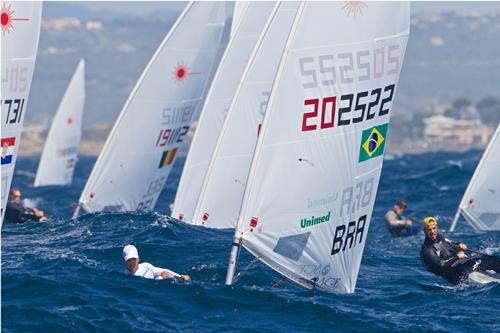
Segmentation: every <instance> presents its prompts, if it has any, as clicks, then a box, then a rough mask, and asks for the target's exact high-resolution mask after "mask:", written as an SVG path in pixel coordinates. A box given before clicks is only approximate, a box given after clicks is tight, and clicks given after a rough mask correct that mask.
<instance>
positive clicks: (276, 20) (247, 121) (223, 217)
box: [193, 2, 300, 228]
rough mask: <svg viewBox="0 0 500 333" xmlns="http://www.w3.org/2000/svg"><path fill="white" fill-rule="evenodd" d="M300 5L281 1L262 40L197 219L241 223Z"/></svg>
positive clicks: (214, 223)
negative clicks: (255, 157) (264, 124)
mask: <svg viewBox="0 0 500 333" xmlns="http://www.w3.org/2000/svg"><path fill="white" fill-rule="evenodd" d="M299 5H300V3H299V2H284V3H281V4H280V6H279V7H278V8H277V10H276V11H275V12H274V13H273V15H272V16H271V18H270V20H269V22H268V24H267V26H266V29H265V31H264V32H263V35H262V37H261V38H260V40H259V43H258V45H257V47H256V50H255V51H254V54H253V56H252V60H251V61H250V62H249V64H248V66H247V69H246V71H245V74H244V75H243V78H242V81H241V83H240V86H239V87H238V90H237V93H236V94H235V97H234V99H233V102H232V104H231V107H230V108H229V112H228V115H227V117H226V120H225V122H224V126H223V128H222V132H221V134H220V136H219V140H218V143H217V147H216V149H215V151H214V153H213V156H212V160H211V161H210V166H209V168H208V172H207V175H206V176H205V182H204V184H203V188H202V191H201V195H200V198H199V200H198V204H197V206H196V210H195V214H194V218H193V223H194V224H199V225H205V226H207V227H212V228H234V227H235V226H236V223H237V220H238V215H239V212H240V208H241V202H242V200H243V194H244V191H245V185H246V182H247V178H248V173H249V171H250V165H251V163H252V158H253V153H254V150H255V145H256V144H257V137H258V135H259V130H260V126H261V123H262V120H263V117H264V113H265V111H266V107H267V102H268V98H269V95H270V94H271V88H272V85H273V82H274V78H275V77H276V73H277V71H278V66H279V61H280V59H281V56H282V54H283V51H284V48H285V45H286V42H287V40H288V35H289V33H290V31H291V29H292V25H293V22H294V19H295V16H296V14H297V10H298V8H299ZM228 166H230V167H228Z"/></svg>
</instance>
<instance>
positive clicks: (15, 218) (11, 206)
mask: <svg viewBox="0 0 500 333" xmlns="http://www.w3.org/2000/svg"><path fill="white" fill-rule="evenodd" d="M5 217H6V218H7V220H8V221H9V222H10V223H24V222H26V221H28V220H33V221H39V220H40V217H38V216H36V214H35V212H34V211H33V210H32V209H30V208H26V207H24V206H23V205H21V204H16V203H14V202H12V201H9V202H7V207H6V208H5Z"/></svg>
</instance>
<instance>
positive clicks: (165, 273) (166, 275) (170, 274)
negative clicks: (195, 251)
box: [152, 266, 191, 282]
mask: <svg viewBox="0 0 500 333" xmlns="http://www.w3.org/2000/svg"><path fill="white" fill-rule="evenodd" d="M152 269H153V274H154V276H155V278H156V277H159V276H161V277H162V278H163V279H180V280H182V281H184V282H189V281H191V277H190V276H189V275H187V274H184V275H182V274H178V273H176V272H174V271H171V270H170V269H166V268H159V267H155V266H153V268H152Z"/></svg>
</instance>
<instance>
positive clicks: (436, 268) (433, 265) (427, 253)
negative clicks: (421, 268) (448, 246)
mask: <svg viewBox="0 0 500 333" xmlns="http://www.w3.org/2000/svg"><path fill="white" fill-rule="evenodd" d="M421 256H422V260H423V261H424V263H425V264H426V265H427V267H429V268H430V270H431V271H432V272H434V273H437V274H441V273H442V272H443V271H444V269H446V268H447V267H450V266H451V265H453V263H455V262H456V261H457V260H458V257H457V256H453V257H451V258H447V259H441V257H440V256H439V255H438V254H437V253H436V251H435V250H434V249H433V248H432V247H425V248H423V249H422V252H421Z"/></svg>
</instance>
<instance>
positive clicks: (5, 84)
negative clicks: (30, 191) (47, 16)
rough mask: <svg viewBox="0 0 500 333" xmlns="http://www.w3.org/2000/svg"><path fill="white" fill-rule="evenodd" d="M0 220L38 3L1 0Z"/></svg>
mask: <svg viewBox="0 0 500 333" xmlns="http://www.w3.org/2000/svg"><path fill="white" fill-rule="evenodd" d="M0 6H1V13H2V31H1V34H2V36H1V49H2V66H1V71H2V95H1V103H2V125H1V128H2V142H1V145H2V163H1V175H2V177H1V178H2V183H1V190H0V191H1V196H2V219H1V220H0V227H1V221H3V216H4V213H5V206H6V204H7V201H8V197H9V189H10V184H11V182H12V176H13V175H14V167H15V165H16V156H17V153H18V149H19V146H20V141H21V129H22V127H23V121H24V117H25V115H26V112H27V110H28V96H29V92H30V87H31V80H32V78H33V71H34V69H35V60H36V54H37V50H38V38H39V36H40V24H41V21H42V3H41V2H20V1H2V3H1V5H0Z"/></svg>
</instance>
